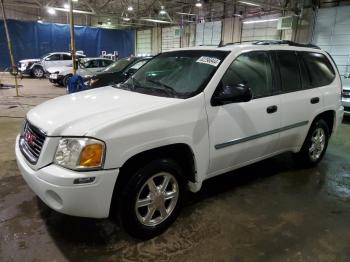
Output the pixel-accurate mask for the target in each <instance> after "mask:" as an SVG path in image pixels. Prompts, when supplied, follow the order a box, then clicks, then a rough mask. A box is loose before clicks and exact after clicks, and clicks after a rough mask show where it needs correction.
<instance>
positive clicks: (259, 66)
mask: <svg viewBox="0 0 350 262" xmlns="http://www.w3.org/2000/svg"><path fill="white" fill-rule="evenodd" d="M222 83H223V85H224V86H236V85H238V84H245V85H247V86H248V87H250V88H251V90H252V92H253V98H259V97H264V96H269V95H271V94H272V74H271V64H270V58H269V55H268V54H267V53H266V52H251V53H246V54H242V55H240V56H239V57H237V58H236V59H235V60H234V61H233V62H232V64H231V65H230V67H229V68H228V69H227V71H226V72H225V74H224V76H223V78H222Z"/></svg>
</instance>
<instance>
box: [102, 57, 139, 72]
mask: <svg viewBox="0 0 350 262" xmlns="http://www.w3.org/2000/svg"><path fill="white" fill-rule="evenodd" d="M133 61H134V60H133V59H131V58H123V59H120V60H118V61H117V62H114V63H113V64H110V65H109V66H108V67H106V68H105V69H104V70H103V71H104V72H109V73H115V72H120V71H122V70H123V69H124V68H126V67H127V66H128V65H130V63H132V62H133Z"/></svg>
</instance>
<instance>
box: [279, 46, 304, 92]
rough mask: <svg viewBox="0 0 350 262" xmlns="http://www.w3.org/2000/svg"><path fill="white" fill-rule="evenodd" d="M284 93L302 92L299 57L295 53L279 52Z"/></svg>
mask: <svg viewBox="0 0 350 262" xmlns="http://www.w3.org/2000/svg"><path fill="white" fill-rule="evenodd" d="M276 55H277V60H278V65H279V69H280V74H281V82H282V90H283V92H293V91H298V90H301V83H300V72H299V63H298V58H297V55H296V53H295V52H294V51H277V52H276Z"/></svg>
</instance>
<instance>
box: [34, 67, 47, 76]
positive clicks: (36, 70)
mask: <svg viewBox="0 0 350 262" xmlns="http://www.w3.org/2000/svg"><path fill="white" fill-rule="evenodd" d="M32 77H35V78H43V77H44V69H43V68H42V67H40V66H36V67H34V68H33V69H32Z"/></svg>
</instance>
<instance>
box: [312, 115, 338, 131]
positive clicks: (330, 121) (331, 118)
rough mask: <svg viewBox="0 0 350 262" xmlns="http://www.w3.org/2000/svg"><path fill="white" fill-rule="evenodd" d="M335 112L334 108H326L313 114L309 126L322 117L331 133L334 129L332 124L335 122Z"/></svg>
mask: <svg viewBox="0 0 350 262" xmlns="http://www.w3.org/2000/svg"><path fill="white" fill-rule="evenodd" d="M335 118H336V113H335V111H334V110H327V111H323V112H321V113H319V114H318V115H316V116H315V118H314V120H313V121H312V123H311V126H312V124H313V123H315V122H316V121H317V120H319V119H323V120H324V121H325V122H326V123H327V126H328V128H329V134H330V135H331V134H332V133H333V130H334V124H335V122H336V119H335Z"/></svg>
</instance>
